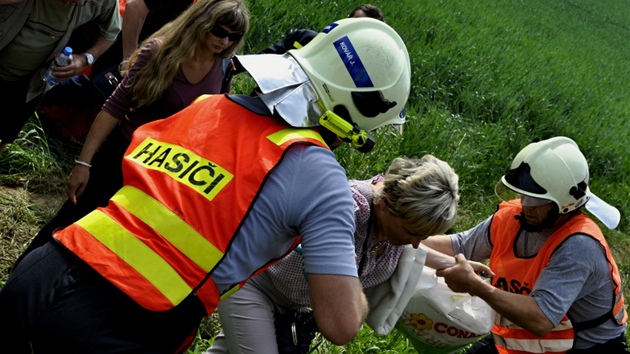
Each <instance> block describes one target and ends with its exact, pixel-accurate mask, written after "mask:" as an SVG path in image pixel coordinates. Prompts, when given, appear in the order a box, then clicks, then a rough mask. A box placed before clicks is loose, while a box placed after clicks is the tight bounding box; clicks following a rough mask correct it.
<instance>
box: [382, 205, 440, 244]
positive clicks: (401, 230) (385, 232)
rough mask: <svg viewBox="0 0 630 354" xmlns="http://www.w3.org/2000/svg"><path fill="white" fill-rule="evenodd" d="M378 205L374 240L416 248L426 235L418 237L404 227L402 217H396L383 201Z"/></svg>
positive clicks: (418, 235)
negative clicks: (376, 228) (378, 210)
mask: <svg viewBox="0 0 630 354" xmlns="http://www.w3.org/2000/svg"><path fill="white" fill-rule="evenodd" d="M379 204H382V206H381V205H379V209H380V212H379V213H377V214H376V217H377V218H378V220H377V225H378V230H377V231H376V232H377V235H376V239H377V240H378V241H385V240H387V241H388V242H389V243H391V244H392V245H394V246H402V245H412V246H413V247H414V248H418V245H420V242H421V241H422V240H424V239H425V238H427V236H428V235H426V236H425V235H420V234H418V233H416V232H414V231H413V230H412V229H411V228H409V227H408V226H406V223H405V221H404V220H403V218H402V217H400V216H398V215H396V214H395V213H394V212H393V211H392V210H391V209H390V208H389V207H388V206H387V204H386V201H385V199H383V200H381V201H380V203H379Z"/></svg>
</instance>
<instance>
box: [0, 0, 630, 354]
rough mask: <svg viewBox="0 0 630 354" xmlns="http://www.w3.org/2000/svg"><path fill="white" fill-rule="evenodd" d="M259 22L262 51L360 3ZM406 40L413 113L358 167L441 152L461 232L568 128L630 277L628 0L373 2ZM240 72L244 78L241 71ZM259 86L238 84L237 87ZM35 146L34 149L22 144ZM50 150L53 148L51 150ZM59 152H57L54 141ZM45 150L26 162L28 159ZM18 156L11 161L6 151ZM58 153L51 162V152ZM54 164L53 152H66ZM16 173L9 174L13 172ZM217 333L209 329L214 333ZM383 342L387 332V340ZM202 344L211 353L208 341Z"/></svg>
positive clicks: (256, 18) (401, 346) (317, 6)
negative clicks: (451, 174)
mask: <svg viewBox="0 0 630 354" xmlns="http://www.w3.org/2000/svg"><path fill="white" fill-rule="evenodd" d="M247 3H248V7H249V10H250V12H251V15H252V23H251V32H250V34H249V36H248V39H247V42H246V46H245V48H244V52H245V53H252V52H255V51H258V50H260V49H262V48H264V47H266V46H268V45H270V44H271V43H274V42H276V41H279V40H281V39H282V38H283V37H284V36H285V35H286V34H288V33H289V32H290V31H292V30H295V29H299V28H310V29H314V30H319V29H321V28H323V27H324V26H325V25H326V24H328V23H329V22H330V21H332V20H335V19H337V18H342V17H345V16H346V15H347V13H348V12H349V11H350V10H351V9H352V8H354V7H355V6H356V5H357V2H355V1H349V0H338V1H306V0H249V1H247ZM372 3H373V4H374V5H377V6H379V7H380V8H381V9H382V10H383V11H384V13H385V17H386V21H387V22H388V23H389V24H390V25H391V26H392V27H394V28H395V29H396V30H397V31H398V32H399V34H400V35H401V37H402V38H403V39H404V40H405V42H406V44H407V47H408V51H409V53H410V57H411V64H412V92H411V96H410V99H409V102H408V104H407V111H408V114H409V121H408V123H407V124H406V126H405V133H404V136H403V137H399V136H396V135H394V134H392V132H391V131H388V130H386V129H381V130H380V131H378V132H376V137H377V146H376V148H375V149H374V151H373V152H371V153H370V154H367V155H364V154H360V153H358V152H356V151H353V150H352V149H351V148H349V147H347V146H346V147H343V148H340V149H338V150H337V151H336V154H337V156H338V157H339V160H340V161H341V163H342V164H343V165H344V166H345V167H346V169H347V172H348V177H350V178H364V177H367V176H370V175H373V174H375V173H378V172H382V171H383V170H384V169H385V168H386V167H387V166H388V165H389V163H390V161H391V160H392V159H393V158H394V157H396V156H399V155H406V156H422V155H424V154H427V153H430V154H433V155H435V156H437V157H438V158H441V159H443V160H446V161H448V162H449V163H450V164H451V165H452V166H453V167H454V169H455V170H456V171H457V173H458V174H459V176H460V186H461V197H462V199H461V204H460V205H461V208H460V217H459V219H458V222H457V224H456V225H455V226H454V227H453V231H459V230H463V229H466V228H468V227H471V226H473V225H474V224H476V223H478V222H479V221H481V220H482V219H484V218H485V217H487V216H488V215H490V214H491V213H492V211H493V210H494V208H495V205H496V202H497V198H496V197H495V196H494V192H493V188H494V185H495V184H496V182H497V180H498V179H499V177H500V176H501V175H502V174H503V173H504V172H505V171H506V169H507V167H509V164H510V162H511V160H512V158H513V157H514V156H515V155H516V153H517V152H518V151H519V150H520V149H521V148H522V147H524V146H525V145H526V144H528V143H529V142H532V141H537V140H541V139H545V138H549V137H552V136H557V135H564V136H568V137H571V138H572V139H574V140H575V141H576V142H577V143H578V144H579V145H580V147H581V149H582V151H583V152H584V154H585V155H586V157H587V159H588V161H589V164H590V172H591V183H590V186H591V190H592V191H593V192H595V193H596V194H598V195H599V196H600V197H602V198H603V199H604V200H607V201H608V202H609V203H611V204H612V205H615V206H617V207H618V208H619V210H620V211H621V215H622V220H621V224H620V226H619V227H618V228H617V230H613V231H611V230H607V229H605V228H603V230H604V232H605V233H606V235H607V237H608V240H609V242H610V244H611V246H612V249H613V254H614V255H615V257H616V260H617V263H618V264H619V266H620V269H621V272H622V276H623V277H624V278H625V280H624V290H625V293H626V299H630V294H629V293H628V285H627V284H628V279H630V251H629V249H630V247H629V244H630V236H629V235H628V234H629V228H630V216H629V215H630V179H629V177H628V176H630V157H629V154H628V153H626V150H627V147H626V144H628V142H629V139H628V138H629V135H630V120H629V119H628V117H629V116H630V100H629V99H628V97H630V65H628V63H629V62H630V46H628V45H627V44H628V38H630V20H629V19H630V3H629V2H627V1H617V0H602V1H599V2H593V1H586V0H558V1H552V2H549V1H507V0H476V1H468V2H466V1H456V0H436V1H418V0H399V1H384V0H383V1H381V0H375V1H373V2H372ZM239 80H245V79H240V78H239ZM249 87H250V86H249V84H248V83H247V82H245V81H243V82H239V81H238V80H237V83H236V88H235V91H237V92H239V91H240V92H244V93H247V92H248V89H249ZM23 136H24V137H25V138H23V140H21V141H20V142H19V143H18V145H19V147H15V150H11V151H10V154H9V155H7V154H2V155H0V174H3V176H2V180H1V181H0V182H2V183H8V182H6V181H7V178H9V179H10V176H9V177H7V175H6V174H7V173H9V174H10V175H14V174H15V173H16V171H17V170H19V171H22V172H20V173H22V174H23V173H25V172H24V170H32V171H38V170H39V171H40V172H41V173H42V174H44V175H46V174H48V173H51V174H54V173H57V172H58V170H59V168H58V167H57V164H58V165H59V166H62V167H61V169H62V170H63V166H64V164H63V162H62V161H63V158H64V157H65V156H64V153H63V152H61V153H60V152H53V151H50V152H48V150H49V147H50V143H44V142H42V143H41V144H43V145H39V144H35V146H31V143H32V140H33V139H31V138H28V137H27V136H28V135H23ZM22 149H23V150H25V151H26V150H28V152H25V153H24V154H23V153H22V152H21V151H22ZM50 150H52V149H50ZM55 150H56V149H55ZM40 152H41V153H42V156H46V158H45V159H44V160H46V161H40V158H39V157H38V158H33V159H32V160H30V159H23V156H22V155H31V154H34V155H35V154H37V155H39V154H40ZM7 156H8V157H7ZM49 160H52V161H49ZM55 161H56V162H55ZM7 171H9V172H7ZM207 339H208V338H200V339H199V341H198V343H205V342H204V341H205V340H207ZM383 340H385V341H388V340H391V342H387V343H386V344H384V342H382V341H383ZM197 348H198V349H197V350H198V351H202V349H200V348H199V346H198V347H197ZM388 348H393V349H392V350H394V351H398V352H404V351H413V349H411V346H409V345H407V344H406V341H405V340H404V339H403V338H401V337H399V336H398V337H397V336H396V334H392V335H390V336H388V337H386V338H385V339H384V338H380V337H375V336H374V335H373V334H371V332H370V330H369V329H367V328H365V329H364V330H363V331H362V334H361V335H360V336H359V338H358V339H356V340H355V341H354V342H352V343H351V344H349V345H347V346H345V347H340V348H339V347H334V346H331V345H329V344H327V343H325V342H322V343H321V344H319V346H318V349H316V350H317V351H318V352H333V353H340V352H351V353H362V352H373V351H377V350H378V351H383V350H385V351H387V350H388Z"/></svg>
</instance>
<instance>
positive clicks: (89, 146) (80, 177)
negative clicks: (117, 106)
mask: <svg viewBox="0 0 630 354" xmlns="http://www.w3.org/2000/svg"><path fill="white" fill-rule="evenodd" d="M116 124H118V119H117V118H115V117H114V116H112V115H111V114H109V113H107V112H105V111H103V110H101V111H100V112H99V113H98V115H97V116H96V118H95V119H94V122H93V123H92V126H91V127H90V131H89V132H88V135H87V137H86V138H85V144H83V148H82V149H81V153H80V154H79V157H78V158H77V160H79V161H83V162H86V163H88V164H89V163H91V162H92V158H93V157H94V154H95V153H96V150H98V148H99V147H100V146H101V145H102V144H103V142H104V141H105V139H106V138H107V136H108V135H109V133H111V131H112V130H113V129H114V127H115V126H116ZM89 178H90V169H89V168H88V167H87V166H84V165H80V164H76V165H74V168H73V169H72V171H71V172H70V176H68V182H67V183H66V194H67V195H68V198H70V200H71V201H72V202H73V203H74V204H76V203H77V198H79V197H81V194H82V193H83V191H84V190H85V186H86V185H87V182H88V179H89Z"/></svg>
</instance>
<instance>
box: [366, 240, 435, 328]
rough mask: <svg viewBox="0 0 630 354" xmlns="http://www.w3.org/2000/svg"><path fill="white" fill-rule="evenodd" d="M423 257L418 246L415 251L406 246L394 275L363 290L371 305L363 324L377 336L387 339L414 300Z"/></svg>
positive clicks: (422, 265)
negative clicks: (412, 298)
mask: <svg viewBox="0 0 630 354" xmlns="http://www.w3.org/2000/svg"><path fill="white" fill-rule="evenodd" d="M426 256H427V249H426V248H424V247H422V246H420V247H418V249H414V248H413V247H412V246H411V245H406V246H405V249H404V250H403V252H402V254H401V255H400V258H399V259H398V266H397V267H396V271H395V272H394V274H392V276H391V277H390V278H389V279H388V280H387V281H385V282H383V283H381V284H379V285H377V286H374V287H371V288H369V289H365V295H366V296H367V298H368V303H369V304H370V312H369V313H368V317H367V319H366V323H367V324H368V325H369V326H370V327H372V329H373V330H374V331H375V332H376V333H378V334H380V335H386V334H388V333H389V332H390V331H391V330H392V329H394V326H395V325H396V322H397V321H398V318H399V317H400V315H401V314H402V312H403V310H404V309H405V306H407V303H408V302H409V299H410V298H411V296H413V293H414V289H415V288H416V285H417V284H418V281H419V279H420V275H421V274H422V268H423V267H424V261H425V259H426Z"/></svg>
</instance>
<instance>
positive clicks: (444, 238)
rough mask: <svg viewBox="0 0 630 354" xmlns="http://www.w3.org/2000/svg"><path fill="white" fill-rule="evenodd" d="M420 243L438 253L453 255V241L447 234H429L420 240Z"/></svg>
mask: <svg viewBox="0 0 630 354" xmlns="http://www.w3.org/2000/svg"><path fill="white" fill-rule="evenodd" d="M422 244H423V245H424V246H426V247H428V248H430V249H433V250H436V251H438V252H440V253H444V254H446V255H449V256H454V255H455V253H454V252H453V242H452V241H451V237H450V236H448V235H437V236H429V237H427V238H425V239H424V240H422ZM432 268H433V267H432Z"/></svg>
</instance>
